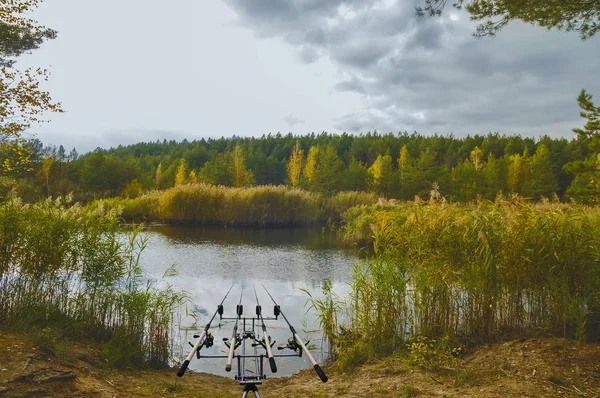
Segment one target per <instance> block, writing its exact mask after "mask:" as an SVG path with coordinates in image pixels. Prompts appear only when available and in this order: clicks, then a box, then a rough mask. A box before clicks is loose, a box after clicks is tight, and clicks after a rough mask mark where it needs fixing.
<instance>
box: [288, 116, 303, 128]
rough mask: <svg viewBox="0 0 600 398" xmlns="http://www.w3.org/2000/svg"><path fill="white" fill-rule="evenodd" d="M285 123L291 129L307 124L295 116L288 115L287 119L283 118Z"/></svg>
mask: <svg viewBox="0 0 600 398" xmlns="http://www.w3.org/2000/svg"><path fill="white" fill-rule="evenodd" d="M283 121H284V122H286V123H287V124H288V125H289V126H290V127H294V126H295V125H297V124H303V123H305V122H304V120H302V119H300V118H298V117H296V116H294V115H287V116H286V117H284V118H283Z"/></svg>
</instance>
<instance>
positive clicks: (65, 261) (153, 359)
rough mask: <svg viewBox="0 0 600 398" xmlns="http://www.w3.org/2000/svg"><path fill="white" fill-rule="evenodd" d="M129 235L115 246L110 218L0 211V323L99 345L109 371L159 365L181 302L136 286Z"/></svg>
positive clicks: (135, 251) (46, 210) (136, 244)
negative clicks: (114, 368)
mask: <svg viewBox="0 0 600 398" xmlns="http://www.w3.org/2000/svg"><path fill="white" fill-rule="evenodd" d="M144 246H145V241H144V240H143V239H141V238H140V236H139V235H138V234H137V232H135V231H134V232H132V233H131V234H130V235H129V236H128V238H127V239H123V234H122V233H121V232H120V230H119V227H118V223H117V218H116V217H115V215H114V214H113V213H111V212H106V211H103V209H98V210H97V211H91V210H89V209H84V208H82V207H81V206H78V205H68V204H67V203H65V201H64V200H62V199H60V198H59V199H57V200H55V201H53V200H46V201H44V202H41V203H38V204H35V205H26V204H22V203H21V202H20V201H19V200H18V199H12V200H9V201H7V202H5V203H2V204H0V324H2V325H3V326H5V327H10V328H13V329H16V330H23V331H31V332H33V333H35V332H36V331H39V330H43V332H44V334H45V335H48V334H50V335H52V336H53V339H55V338H62V337H68V338H79V339H85V340H92V341H96V342H98V343H100V344H101V345H102V351H103V354H104V359H105V360H106V362H107V364H108V365H109V366H116V367H140V366H145V365H152V366H164V365H167V362H168V359H169V347H168V344H169V333H170V328H171V317H172V313H173V311H174V310H175V309H176V307H177V305H178V304H179V302H180V301H181V299H182V296H181V295H180V294H176V293H175V292H173V291H172V290H171V289H170V288H166V289H158V288H157V286H156V285H155V283H153V282H150V281H144V279H143V276H142V271H141V269H140V266H139V254H140V252H141V250H143V248H144Z"/></svg>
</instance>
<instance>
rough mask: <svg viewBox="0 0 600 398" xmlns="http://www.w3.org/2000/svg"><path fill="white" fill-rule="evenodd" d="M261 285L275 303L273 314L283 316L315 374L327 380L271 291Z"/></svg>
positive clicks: (324, 380) (322, 379)
mask: <svg viewBox="0 0 600 398" xmlns="http://www.w3.org/2000/svg"><path fill="white" fill-rule="evenodd" d="M262 287H263V288H264V289H265V291H266V292H267V294H268V295H269V297H270V298H271V300H272V301H273V303H274V304H275V308H274V312H275V316H277V315H279V314H281V316H283V319H285V322H286V323H287V324H288V326H289V327H290V331H291V332H292V335H293V336H294V338H293V340H294V342H297V343H298V345H300V347H302V350H303V351H304V353H305V354H306V356H307V357H308V360H309V361H310V363H311V364H312V365H313V368H314V369H315V372H317V375H319V377H320V378H321V381H323V383H325V382H326V381H327V380H328V378H327V376H326V375H325V372H323V369H321V367H320V366H319V364H318V363H317V361H315V359H314V358H313V356H312V355H311V354H310V351H309V350H308V348H306V345H305V344H304V342H303V341H302V339H301V338H300V336H298V333H296V329H294V327H293V326H292V324H291V323H290V321H288V319H287V318H286V317H285V315H284V314H283V311H281V307H280V306H279V305H278V304H277V302H275V299H274V298H273V296H271V293H269V291H268V290H267V288H266V287H265V285H262ZM267 345H268V344H267Z"/></svg>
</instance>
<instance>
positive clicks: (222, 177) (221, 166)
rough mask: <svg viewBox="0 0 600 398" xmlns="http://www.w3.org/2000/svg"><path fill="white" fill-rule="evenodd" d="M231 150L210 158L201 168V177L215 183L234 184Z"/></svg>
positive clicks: (203, 180) (201, 179) (205, 180)
mask: <svg viewBox="0 0 600 398" xmlns="http://www.w3.org/2000/svg"><path fill="white" fill-rule="evenodd" d="M232 163H233V161H232V159H231V152H226V153H220V154H218V155H216V156H215V157H214V159H210V160H208V161H207V162H206V163H204V166H202V168H201V169H200V173H199V177H200V178H199V179H200V181H202V182H207V183H209V184H213V185H225V186H232V185H233V180H232V176H233V173H232V172H231V165H232Z"/></svg>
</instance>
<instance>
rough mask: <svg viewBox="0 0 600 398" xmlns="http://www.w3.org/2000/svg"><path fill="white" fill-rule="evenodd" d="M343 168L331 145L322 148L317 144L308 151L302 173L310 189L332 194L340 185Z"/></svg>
mask: <svg viewBox="0 0 600 398" xmlns="http://www.w3.org/2000/svg"><path fill="white" fill-rule="evenodd" d="M343 168H344V164H343V163H342V161H341V159H340V158H339V156H338V154H337V151H336V149H335V147H334V146H333V145H331V144H330V145H327V147H325V148H324V149H323V148H321V147H320V146H318V145H317V146H314V147H311V148H310V151H309V152H308V157H307V159H306V167H305V168H304V175H305V176H306V179H307V180H308V183H309V186H310V187H311V189H313V190H315V191H319V192H324V193H327V194H332V193H333V192H335V191H338V190H339V189H340V188H341V187H342V180H341V179H342V170H343Z"/></svg>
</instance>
